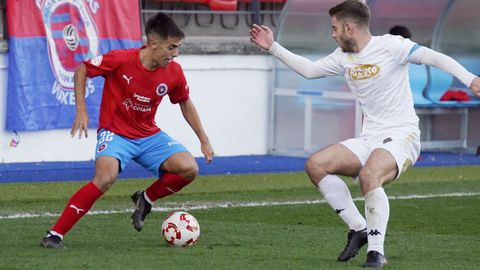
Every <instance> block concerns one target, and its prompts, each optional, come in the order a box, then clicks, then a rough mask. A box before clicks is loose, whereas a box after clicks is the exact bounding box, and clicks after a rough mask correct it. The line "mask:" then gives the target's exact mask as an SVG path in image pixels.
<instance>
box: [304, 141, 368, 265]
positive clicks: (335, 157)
mask: <svg viewBox="0 0 480 270" xmlns="http://www.w3.org/2000/svg"><path fill="white" fill-rule="evenodd" d="M343 143H345V145H344V144H340V143H338V144H334V145H331V146H329V147H327V148H325V149H323V150H321V151H319V152H317V153H315V154H314V155H312V156H311V157H310V158H309V159H308V161H307V163H306V166H305V168H306V171H307V174H308V176H309V177H310V180H311V181H312V183H313V184H314V185H315V186H317V188H318V190H319V191H320V193H321V194H322V195H323V197H324V198H325V200H326V201H327V203H328V204H329V205H330V206H331V207H332V208H333V210H335V212H336V213H337V214H338V215H339V216H340V218H341V219H342V220H343V221H344V222H345V223H346V224H347V226H348V227H349V229H350V231H349V233H348V239H347V245H346V246H345V248H344V250H343V251H342V252H341V253H340V255H339V256H338V260H339V261H348V260H349V259H350V258H352V257H354V256H355V255H357V253H358V250H359V249H360V248H361V247H362V246H364V245H365V244H366V241H367V235H366V230H365V228H366V221H365V219H364V218H363V216H362V215H361V214H360V212H359V211H358V208H357V207H356V205H355V204H354V202H353V199H352V196H351V194H350V191H349V189H348V187H347V185H346V184H345V183H344V182H343V180H342V179H340V178H339V177H338V176H337V174H340V175H346V176H356V175H357V174H358V172H359V170H360V168H361V166H362V165H361V161H360V159H359V157H358V155H357V154H355V153H354V152H352V150H350V148H353V147H351V146H350V145H354V144H355V145H357V146H356V148H355V149H356V152H361V151H360V150H359V149H362V148H364V147H363V146H362V143H363V142H362V141H361V140H360V139H351V140H347V141H346V142H343Z"/></svg>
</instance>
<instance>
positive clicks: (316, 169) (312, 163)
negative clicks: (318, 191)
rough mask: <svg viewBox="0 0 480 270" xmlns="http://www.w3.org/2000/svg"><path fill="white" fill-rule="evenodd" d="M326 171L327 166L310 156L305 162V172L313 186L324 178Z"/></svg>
mask: <svg viewBox="0 0 480 270" xmlns="http://www.w3.org/2000/svg"><path fill="white" fill-rule="evenodd" d="M326 170H327V165H326V164H324V163H323V162H321V161H319V160H317V159H315V158H313V157H312V156H311V157H309V158H308V159H307V162H305V171H306V172H307V174H308V176H309V178H310V181H312V183H313V184H314V185H318V183H319V182H320V181H321V180H322V179H323V177H325V176H326V174H327V173H326Z"/></svg>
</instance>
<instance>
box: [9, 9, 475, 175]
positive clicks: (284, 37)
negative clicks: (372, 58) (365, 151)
mask: <svg viewBox="0 0 480 270" xmlns="http://www.w3.org/2000/svg"><path fill="white" fill-rule="evenodd" d="M2 2H3V3H2V5H3V9H2V10H3V16H2V19H3V23H4V25H3V26H4V27H3V28H4V32H3V40H2V48H3V53H1V54H0V81H1V84H0V104H2V106H1V107H0V115H1V116H2V117H0V126H2V127H5V115H6V110H7V106H6V105H7V104H6V103H7V101H6V100H7V99H6V95H7V90H6V89H7V88H6V87H7V83H8V80H7V73H8V41H7V40H8V37H7V34H6V32H5V31H6V30H5V28H6V25H5V24H6V19H5V10H6V8H8V6H6V3H5V2H6V1H2ZM94 2H95V1H94ZM200 2H202V1H157V0H145V1H139V6H140V9H141V11H140V17H141V18H142V23H143V20H145V19H146V18H148V16H149V15H151V14H152V13H153V12H156V11H158V10H164V11H167V12H170V14H171V15H172V16H174V18H175V19H176V20H177V21H178V22H179V24H181V25H182V27H183V28H184V30H185V32H186V34H187V39H186V40H185V42H184V46H183V48H182V51H181V55H180V57H179V58H178V62H180V63H181V64H182V65H183V67H184V69H185V73H186V76H187V80H188V82H189V84H190V86H191V92H192V93H191V96H192V99H193V100H194V101H195V103H196V104H197V108H198V110H199V113H200V115H201V117H202V120H203V123H204V126H205V129H206V130H207V132H208V134H209V136H210V140H211V141H212V144H213V146H214V149H215V152H216V155H217V156H219V157H233V156H249V155H253V156H254V157H255V156H261V155H269V154H275V155H282V156H283V155H287V156H296V157H305V156H307V155H308V154H309V153H312V152H314V151H316V150H318V149H319V148H320V147H322V146H325V145H327V144H330V143H333V142H335V141H338V140H340V139H344V138H347V137H351V136H353V135H354V134H356V133H358V126H359V122H360V121H361V119H360V120H359V117H358V112H356V111H355V108H354V107H355V104H352V103H351V102H350V103H348V102H347V103H346V106H345V100H340V103H341V102H344V103H343V104H340V105H341V106H340V110H339V111H336V109H335V108H334V109H332V108H331V107H329V106H330V105H331V104H337V103H338V102H339V101H338V100H335V99H334V98H333V99H332V98H330V96H328V93H333V94H334V95H333V96H334V97H335V94H338V93H340V94H344V93H346V92H348V91H346V89H345V87H344V82H341V81H339V80H338V79H333V80H330V79H328V80H313V81H306V80H304V79H302V78H301V77H300V76H298V75H296V74H294V73H292V72H290V71H288V70H286V69H285V67H284V66H282V65H281V64H279V63H278V62H276V61H274V60H273V59H272V58H271V57H270V56H268V55H266V54H265V53H264V52H262V51H260V50H258V49H257V48H255V47H254V46H253V45H252V44H250V43H249V41H248V38H247V33H248V29H249V25H250V24H251V23H252V22H253V21H259V22H262V23H264V24H267V25H269V26H270V27H272V28H273V29H274V30H275V31H276V33H277V37H278V39H279V41H280V42H281V43H282V44H284V45H285V46H286V47H288V48H290V49H292V50H293V51H295V52H299V53H302V54H304V55H307V56H309V57H311V58H312V59H314V58H315V57H319V56H322V55H324V54H326V53H328V52H330V51H331V50H332V49H333V48H334V47H335V44H334V43H333V40H332V39H331V38H330V37H329V27H328V25H329V22H328V16H327V15H326V10H327V9H328V7H330V6H332V5H333V4H334V3H336V2H339V1H335V0H329V1H313V0H310V1H309V0H293V1H280V0H270V1H268V0H267V1H242V0H240V1H210V2H209V1H203V2H205V3H200ZM227 2H228V3H227ZM233 2H235V3H236V5H232V4H231V3H233ZM12 3H14V2H12ZM199 3H200V4H199ZM222 3H223V4H222ZM225 3H227V4H225ZM368 3H369V6H370V7H371V9H372V32H373V34H383V33H385V32H386V31H387V30H388V27H389V26H391V25H394V24H405V25H407V26H409V27H410V28H411V29H412V32H413V35H414V38H413V39H414V40H416V41H417V42H419V43H420V44H422V45H427V46H432V47H434V48H436V49H439V50H440V51H444V52H446V53H453V54H454V55H459V54H460V52H461V56H462V57H463V58H468V59H474V60H475V59H478V56H479V55H480V52H479V51H480V49H479V46H478V44H479V42H478V37H479V36H480V34H478V31H479V29H478V27H474V26H475V25H479V19H478V16H476V15H475V13H474V12H470V11H471V10H475V8H476V7H477V6H478V5H479V3H478V2H477V1H473V0H457V1H449V0H441V1H421V2H419V1H394V0H391V1H368ZM5 7H6V8H5ZM400 7H401V9H399V8H400ZM399 10H401V12H399ZM322 14H323V15H322ZM459 27H461V28H462V31H460V32H462V33H463V32H470V33H471V34H469V35H461V38H460V37H459V34H458V32H459V31H455V29H458V28H459ZM432 40H433V42H432ZM452 48H453V49H452ZM474 68H478V65H476V66H474ZM472 71H473V72H476V73H480V70H478V69H477V70H472ZM423 79H425V78H423ZM430 79H432V78H430ZM433 79H434V78H433ZM433 79H432V80H433ZM422 82H423V81H422ZM425 82H426V81H425ZM414 84H415V82H412V87H413V85H414ZM425 85H426V83H425ZM449 86H450V85H449ZM453 86H455V82H453ZM286 88H288V91H290V92H288V91H287V93H286V92H285V91H284V90H285V89H286ZM422 88H423V87H422ZM325 89H327V91H325ZM304 90H307V91H304ZM328 90H333V91H328ZM443 90H446V89H443ZM282 91H283V92H282ZM285 93H286V94H285ZM305 93H306V94H305ZM326 94H327V95H326ZM347 94H348V93H347ZM322 95H323V96H327V98H322V97H321V96H322ZM347 99H349V98H347ZM312 100H313V101H312ZM87 102H88V101H87ZM309 102H310V103H309ZM325 103H331V104H327V105H329V106H327V107H326V108H325V106H323V107H322V105H324V104H325ZM312 104H313V105H312ZM309 105H310V111H308V110H307V109H306V108H307V106H309ZM457 105H458V104H455V105H450V106H444V104H434V105H433V106H431V107H418V108H417V111H418V112H419V114H420V117H421V128H422V136H423V138H422V139H423V141H424V146H425V145H427V146H428V145H429V142H430V141H435V142H434V143H433V144H432V147H430V148H431V149H429V148H428V147H427V148H426V150H440V151H442V152H444V151H450V152H461V153H466V154H476V153H477V150H478V149H477V148H478V145H480V127H479V125H477V124H476V123H478V120H476V119H478V117H480V110H479V106H478V104H474V105H472V106H469V107H468V108H464V107H462V106H457ZM342 106H343V107H344V108H347V109H346V110H342ZM352 108H353V109H352ZM339 112H340V113H339ZM338 115H340V116H338ZM70 117H73V116H70ZM157 122H158V124H159V125H160V127H162V128H163V129H164V130H165V131H166V132H168V133H169V134H170V135H172V136H173V137H175V138H177V139H178V140H179V141H181V142H182V143H184V144H185V145H186V146H187V148H189V149H190V150H191V151H192V153H193V154H194V155H195V156H197V157H199V156H200V155H201V153H200V150H199V147H198V143H197V142H196V139H195V136H194V134H193V132H192V131H191V130H190V129H189V127H188V125H187V124H186V123H185V122H184V121H183V119H182V117H181V113H180V110H179V109H178V108H176V107H174V106H172V105H171V104H169V102H168V101H167V102H164V103H163V104H162V105H161V106H160V108H159V111H158V114H157ZM340 123H341V124H340ZM95 133H96V132H95V129H90V130H89V134H90V136H89V138H88V139H86V140H85V139H82V140H78V139H75V138H74V139H72V138H71V137H70V135H69V130H68V129H60V130H59V129H53V130H42V131H34V132H18V135H19V136H18V137H19V138H17V136H16V134H15V133H14V132H13V131H12V130H5V129H2V130H0V162H1V163H2V164H3V165H1V166H2V170H3V171H11V170H12V168H15V166H16V165H17V164H18V163H26V162H29V164H31V165H30V166H29V167H33V168H32V170H35V166H36V165H32V164H38V163H39V162H73V163H67V165H66V166H75V165H74V164H78V166H79V167H82V166H83V165H81V164H89V162H91V160H92V158H93V149H94V145H95V140H96V138H95ZM426 135H428V136H429V137H428V138H426V137H425V136H426ZM16 139H19V143H18V145H17V146H16V147H12V144H11V143H12V140H16ZM76 161H81V162H83V163H75V162H76ZM46 164H47V165H48V164H50V165H51V164H53V163H46ZM72 164H73V165H72ZM7 165H8V166H7ZM18 166H19V167H18V168H20V167H21V164H18ZM14 170H15V169H13V171H14ZM40 170H41V169H40ZM3 176H5V174H3ZM3 176H2V177H1V178H0V179H2V180H6V179H5V178H4V177H3Z"/></svg>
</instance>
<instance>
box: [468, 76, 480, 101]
mask: <svg viewBox="0 0 480 270" xmlns="http://www.w3.org/2000/svg"><path fill="white" fill-rule="evenodd" d="M470 89H471V90H472V92H473V93H474V94H475V95H476V96H477V97H480V77H475V79H473V81H472V83H471V84H470Z"/></svg>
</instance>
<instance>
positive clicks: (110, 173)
mask: <svg viewBox="0 0 480 270" xmlns="http://www.w3.org/2000/svg"><path fill="white" fill-rule="evenodd" d="M117 175H118V160H117V159H115V158H114V157H108V156H104V157H101V158H99V159H98V160H97V161H96V162H95V177H94V178H93V180H92V181H90V182H88V183H87V184H86V185H84V186H83V187H81V188H80V189H79V190H77V191H76V192H75V193H74V194H73V196H72V197H71V198H70V200H69V201H68V203H67V206H66V207H65V209H64V210H63V212H62V214H61V215H60V217H59V219H58V220H57V222H56V223H55V225H53V227H52V228H51V230H50V231H49V232H48V233H47V236H46V237H44V238H43V239H42V241H41V245H42V246H44V247H48V248H63V243H62V240H63V236H64V235H65V234H66V233H67V232H68V231H70V229H71V228H72V227H73V226H74V225H75V224H76V223H77V222H78V221H79V220H80V219H81V218H82V217H83V216H84V215H85V214H86V213H87V212H88V211H89V210H90V208H91V207H92V205H93V204H94V203H95V201H96V200H97V199H98V198H100V197H101V196H102V195H103V194H104V193H105V192H106V191H107V190H108V189H109V188H110V186H111V185H112V184H113V182H114V181H115V179H116V178H117Z"/></svg>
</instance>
